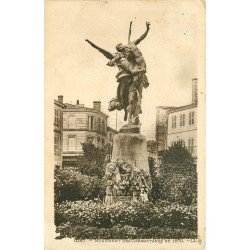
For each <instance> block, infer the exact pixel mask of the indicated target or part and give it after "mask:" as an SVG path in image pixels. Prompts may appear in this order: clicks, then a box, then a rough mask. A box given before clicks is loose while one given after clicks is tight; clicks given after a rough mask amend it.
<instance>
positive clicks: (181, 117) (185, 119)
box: [167, 103, 197, 158]
mask: <svg viewBox="0 0 250 250" xmlns="http://www.w3.org/2000/svg"><path fill="white" fill-rule="evenodd" d="M167 138H168V139H167V146H168V147H170V146H171V145H172V144H173V143H174V142H176V141H178V140H181V141H182V142H183V146H185V147H187V149H188V150H189V152H190V153H191V154H192V156H193V157H194V158H196V157H197V103H193V104H190V105H186V106H182V107H176V108H173V109H172V110H171V111H170V112H169V116H168V132H167Z"/></svg>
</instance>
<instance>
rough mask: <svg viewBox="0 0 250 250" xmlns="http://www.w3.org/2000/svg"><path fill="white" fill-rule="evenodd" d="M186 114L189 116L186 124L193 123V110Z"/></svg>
mask: <svg viewBox="0 0 250 250" xmlns="http://www.w3.org/2000/svg"><path fill="white" fill-rule="evenodd" d="M188 116H189V117H188V118H189V119H188V124H189V125H192V124H194V112H190V113H189V115H188Z"/></svg>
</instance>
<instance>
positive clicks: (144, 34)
mask: <svg viewBox="0 0 250 250" xmlns="http://www.w3.org/2000/svg"><path fill="white" fill-rule="evenodd" d="M149 26H150V22H146V27H147V29H146V31H145V32H144V33H143V34H142V35H141V36H140V37H139V38H138V39H136V40H135V41H134V43H135V45H137V44H139V43H140V42H141V41H142V40H143V39H144V38H145V37H146V36H147V34H148V32H149Z"/></svg>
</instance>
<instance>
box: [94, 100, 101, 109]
mask: <svg viewBox="0 0 250 250" xmlns="http://www.w3.org/2000/svg"><path fill="white" fill-rule="evenodd" d="M93 108H94V109H95V110H97V111H101V102H100V101H94V102H93Z"/></svg>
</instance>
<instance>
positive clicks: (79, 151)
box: [45, 0, 206, 250]
mask: <svg viewBox="0 0 250 250" xmlns="http://www.w3.org/2000/svg"><path fill="white" fill-rule="evenodd" d="M205 168H206V166H205V2H203V1H199V0H196V1H193V0H184V1H171V0H166V1H70V0H69V1H61V0H57V1H55V0H47V1H45V247H46V249H82V248H84V247H85V248H86V247H87V248H86V249H98V248H101V247H102V249H121V248H123V249H158V248H159V249H163V248H164V249H165V247H168V246H169V247H171V249H190V250H193V249H204V246H205Z"/></svg>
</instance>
